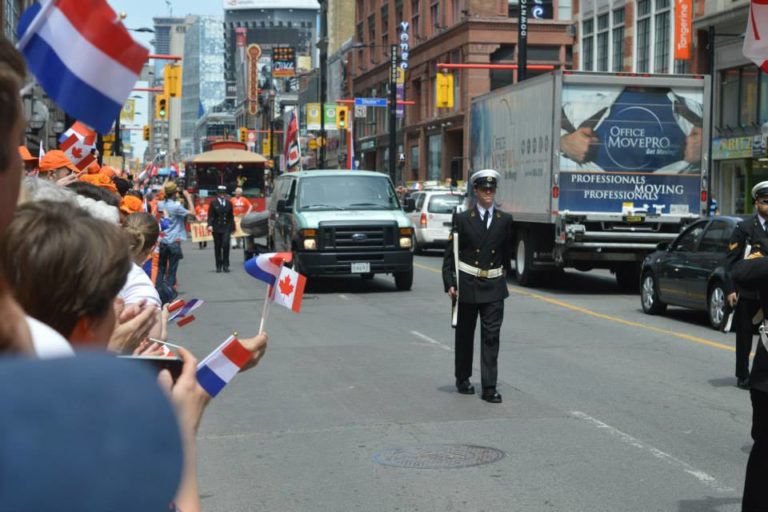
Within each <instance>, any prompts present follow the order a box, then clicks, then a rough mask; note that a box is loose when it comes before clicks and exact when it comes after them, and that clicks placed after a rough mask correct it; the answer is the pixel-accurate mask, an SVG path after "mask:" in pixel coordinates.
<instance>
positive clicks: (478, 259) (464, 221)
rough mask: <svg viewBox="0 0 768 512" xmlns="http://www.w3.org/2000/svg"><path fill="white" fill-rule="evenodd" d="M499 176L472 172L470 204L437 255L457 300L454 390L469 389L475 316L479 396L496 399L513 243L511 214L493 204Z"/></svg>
mask: <svg viewBox="0 0 768 512" xmlns="http://www.w3.org/2000/svg"><path fill="white" fill-rule="evenodd" d="M499 177H500V176H499V173H498V172H496V171H494V170H491V169H487V170H482V171H477V172H476V173H474V174H473V175H472V178H471V182H472V186H473V188H474V191H475V197H476V202H475V203H476V204H475V205H473V206H472V208H470V209H468V210H466V211H464V212H462V213H457V214H455V215H454V217H453V229H452V234H451V240H450V241H449V243H448V248H447V249H446V251H445V258H444V259H443V285H444V287H445V291H446V293H448V296H449V297H450V298H451V299H452V300H458V321H457V325H456V339H455V349H456V361H455V373H456V389H457V391H458V392H459V393H462V394H467V395H470V394H474V393H475V388H474V387H473V386H472V383H471V382H470V381H469V378H470V377H471V376H472V352H473V346H474V336H475V325H476V324H477V317H478V315H479V316H480V376H481V382H482V386H483V391H482V395H481V397H482V399H483V400H485V401H486V402H490V403H500V402H501V395H500V394H499V393H498V391H496V379H497V359H498V355H499V332H500V331H501V322H502V320H503V319H504V299H506V298H507V297H508V296H509V291H508V290H507V281H506V279H505V278H504V277H505V275H506V274H507V273H508V272H509V271H510V270H511V267H510V263H509V262H510V259H511V256H512V243H513V234H512V216H511V215H509V214H508V213H504V212H502V211H500V210H499V209H498V208H496V206H495V198H496V187H497V185H498V181H499ZM454 236H457V237H458V246H459V268H458V269H456V268H455V267H456V264H455V262H454V252H453V237H454ZM457 270H458V283H457V280H456V279H457ZM457 284H458V286H457ZM457 290H458V292H457Z"/></svg>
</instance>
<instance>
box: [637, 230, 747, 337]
mask: <svg viewBox="0 0 768 512" xmlns="http://www.w3.org/2000/svg"><path fill="white" fill-rule="evenodd" d="M741 220H742V219H741V218H740V217H728V216H718V217H710V218H706V219H701V220H698V221H696V222H694V223H693V224H691V225H690V226H688V227H686V228H685V230H684V231H683V232H682V233H680V234H679V235H678V236H677V238H675V240H674V241H673V242H672V243H671V244H667V243H661V244H659V246H658V249H657V250H656V251H655V252H653V253H651V254H649V255H648V256H647V257H646V258H645V260H644V261H643V266H642V270H641V278H640V302H641V304H642V306H643V311H644V312H645V313H647V314H649V315H658V314H660V313H663V312H664V311H666V309H667V305H668V304H669V305H674V306H683V307H687V308H693V309H698V310H701V311H706V312H707V316H708V317H709V323H710V324H711V325H712V327H713V328H715V329H720V328H721V326H722V324H723V322H724V320H725V319H724V316H725V315H724V309H725V296H726V293H727V292H726V290H727V289H728V277H727V275H726V273H725V257H726V254H727V253H728V241H729V240H730V238H731V233H733V229H734V228H735V227H736V225H737V224H738V223H739V222H740V221H741Z"/></svg>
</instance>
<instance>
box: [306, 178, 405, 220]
mask: <svg viewBox="0 0 768 512" xmlns="http://www.w3.org/2000/svg"><path fill="white" fill-rule="evenodd" d="M298 197H299V204H298V209H299V210H306V211H310V210H311V211H322V210H397V209H399V208H400V204H399V203H398V201H397V195H396V194H395V189H394V188H393V187H392V185H391V184H390V182H389V179H387V177H386V176H381V177H379V176H361V175H357V176H356V175H355V174H354V172H351V173H349V174H346V175H344V176H316V177H308V178H304V179H302V180H301V182H300V187H299V194H298Z"/></svg>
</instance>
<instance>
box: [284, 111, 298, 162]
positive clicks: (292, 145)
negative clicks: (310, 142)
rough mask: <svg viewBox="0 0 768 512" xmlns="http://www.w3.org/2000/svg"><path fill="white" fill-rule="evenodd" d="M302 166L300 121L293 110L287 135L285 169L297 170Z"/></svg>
mask: <svg viewBox="0 0 768 512" xmlns="http://www.w3.org/2000/svg"><path fill="white" fill-rule="evenodd" d="M299 167H301V146H299V122H298V120H297V119H296V112H295V111H294V112H291V120H290V121H288V133H287V134H286V136H285V170H286V172H288V171H297V170H299V169H298V168H299Z"/></svg>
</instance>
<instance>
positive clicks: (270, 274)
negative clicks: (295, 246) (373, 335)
mask: <svg viewBox="0 0 768 512" xmlns="http://www.w3.org/2000/svg"><path fill="white" fill-rule="evenodd" d="M292 258H293V253H290V252H268V253H264V254H259V255H258V256H254V257H253V258H251V259H249V260H248V261H246V262H245V271H246V272H247V273H248V275H250V276H251V277H255V278H256V279H258V280H259V281H264V282H265V283H267V284H268V285H269V286H275V281H277V278H278V276H279V275H280V269H281V268H282V267H283V263H290V262H291V259H292Z"/></svg>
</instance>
